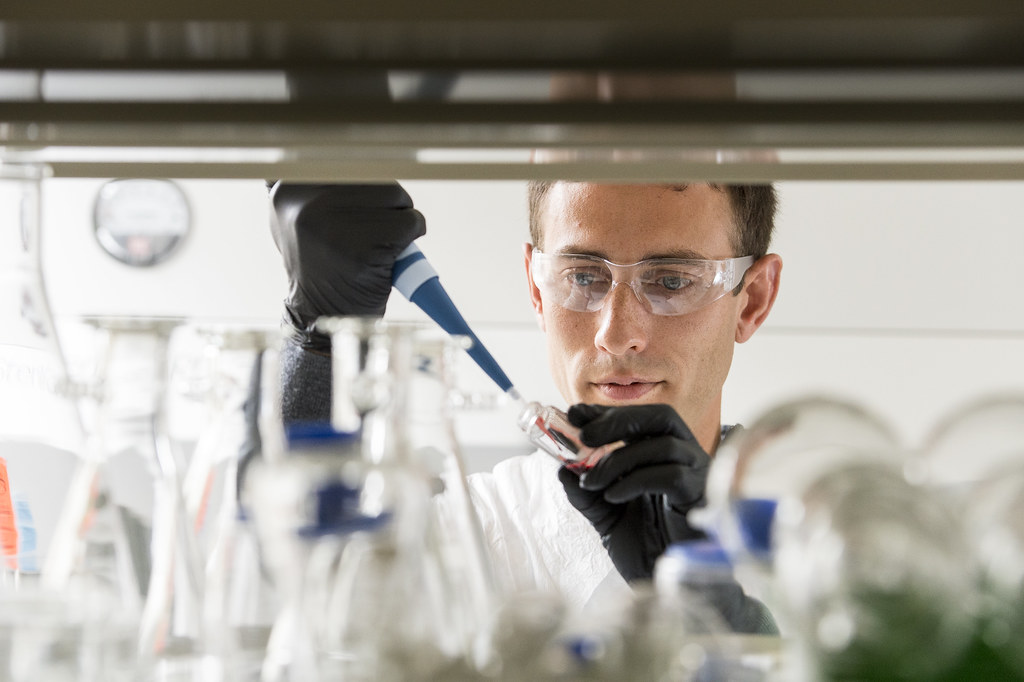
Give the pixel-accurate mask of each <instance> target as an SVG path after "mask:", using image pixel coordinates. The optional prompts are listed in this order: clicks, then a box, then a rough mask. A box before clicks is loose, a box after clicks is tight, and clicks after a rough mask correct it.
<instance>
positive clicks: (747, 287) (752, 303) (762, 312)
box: [736, 253, 782, 343]
mask: <svg viewBox="0 0 1024 682" xmlns="http://www.w3.org/2000/svg"><path fill="white" fill-rule="evenodd" d="M781 276H782V258H781V257H780V256H778V255H777V254H774V253H769V254H768V255H766V256H762V257H761V258H759V259H758V260H757V262H756V263H754V264H753V265H751V266H750V269H749V270H747V274H746V276H745V277H744V280H745V281H744V284H743V292H742V293H741V294H740V295H741V296H745V297H746V301H745V302H744V304H743V308H742V309H741V310H740V315H739V319H738V320H737V323H736V343H743V342H744V341H746V340H747V339H749V338H750V337H751V336H753V335H754V332H756V331H757V329H758V327H760V326H761V324H762V323H763V322H764V321H765V320H766V319H767V318H768V313H769V312H771V309H772V306H773V305H775V297H776V296H778V295H779V281H780V278H781Z"/></svg>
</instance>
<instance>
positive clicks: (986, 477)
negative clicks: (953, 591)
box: [912, 392, 1024, 677]
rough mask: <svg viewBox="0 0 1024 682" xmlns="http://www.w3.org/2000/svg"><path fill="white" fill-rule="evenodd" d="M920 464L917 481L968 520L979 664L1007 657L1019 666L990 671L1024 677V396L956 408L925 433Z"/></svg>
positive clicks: (995, 397)
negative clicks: (1023, 637) (1023, 643)
mask: <svg viewBox="0 0 1024 682" xmlns="http://www.w3.org/2000/svg"><path fill="white" fill-rule="evenodd" d="M914 464H915V466H914V468H913V469H912V474H913V475H914V478H913V480H914V481H915V482H917V483H918V484H919V485H922V486H925V487H927V488H929V489H931V490H933V491H935V492H936V493H937V494H940V495H942V496H944V497H945V499H946V500H947V501H948V503H949V504H951V505H952V506H954V507H955V508H957V509H959V510H960V512H961V515H962V518H963V529H964V532H965V533H966V539H967V543H968V546H969V548H970V550H971V552H970V555H971V556H972V557H973V559H974V561H975V565H974V567H973V568H974V570H975V571H976V580H977V587H978V590H979V591H980V597H979V603H978V605H977V614H976V616H977V619H978V624H977V625H978V633H977V637H976V643H975V650H974V652H973V654H974V664H975V666H977V667H981V666H984V665H988V666H990V668H991V666H993V665H996V660H995V659H999V658H1001V659H1002V661H1004V662H1005V665H1007V666H1010V667H1011V668H1012V669H1015V672H1014V673H1010V672H1008V671H1005V670H1004V671H997V670H991V669H990V670H989V674H990V676H993V677H998V676H1000V675H1002V676H1008V675H1011V674H1016V675H1017V676H1021V675H1024V652H1022V650H1021V647H1020V644H1019V638H1018V637H1017V635H1016V633H1019V632H1020V628H1021V627H1024V521H1022V519H1024V394H1021V393H1019V392H1004V393H999V394H992V395H985V396H981V397H978V398H975V399H972V400H970V401H968V402H966V403H964V404H962V405H958V406H956V407H954V408H953V409H951V410H950V411H949V412H948V413H946V414H944V415H942V416H941V417H940V418H939V419H938V420H936V422H935V425H934V426H933V428H932V429H931V430H930V431H929V432H928V433H927V434H926V436H925V438H924V442H923V444H922V447H921V448H920V449H919V450H918V451H917V457H916V459H915V461H914ZM992 654H995V656H993V655H992Z"/></svg>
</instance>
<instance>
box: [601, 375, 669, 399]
mask: <svg viewBox="0 0 1024 682" xmlns="http://www.w3.org/2000/svg"><path fill="white" fill-rule="evenodd" d="M593 385H594V387H595V388H596V389H597V390H598V392H600V393H601V394H602V395H603V396H604V397H606V398H608V399H609V400H615V401H630V400H639V399H640V398H643V397H644V396H645V395H647V394H648V393H650V392H651V391H652V390H654V387H655V386H657V385H658V382H655V381H644V380H642V379H614V380H609V381H601V382H595V383H594V384H593Z"/></svg>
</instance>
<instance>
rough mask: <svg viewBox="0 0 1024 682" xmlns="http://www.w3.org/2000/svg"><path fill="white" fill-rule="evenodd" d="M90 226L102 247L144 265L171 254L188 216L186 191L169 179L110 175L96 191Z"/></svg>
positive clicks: (189, 222)
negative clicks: (109, 179) (115, 178)
mask: <svg viewBox="0 0 1024 682" xmlns="http://www.w3.org/2000/svg"><path fill="white" fill-rule="evenodd" d="M93 226H94V229H95V232H96V239H97V240H98V241H99V243H100V246H102V247H103V250H104V251H106V252H107V253H109V254H110V255H111V256H113V257H114V258H116V259H117V260H119V261H121V262H122V263H126V264H128V265H134V266H142V267H144V266H150V265H155V264H157V263H160V262H162V261H164V260H166V259H167V258H168V257H169V256H170V255H171V254H172V253H174V251H175V250H176V249H177V247H178V246H179V245H180V243H181V241H182V239H184V238H185V236H186V235H187V234H188V232H189V230H190V229H191V226H192V215H191V211H190V209H189V204H188V199H187V198H186V197H185V193H184V192H183V191H182V190H181V188H180V187H178V185H176V184H175V183H173V182H171V181H170V180H149V179H122V180H111V181H109V182H107V183H105V184H104V185H103V186H102V187H100V190H99V193H98V194H97V196H96V206H95V212H94V214H93Z"/></svg>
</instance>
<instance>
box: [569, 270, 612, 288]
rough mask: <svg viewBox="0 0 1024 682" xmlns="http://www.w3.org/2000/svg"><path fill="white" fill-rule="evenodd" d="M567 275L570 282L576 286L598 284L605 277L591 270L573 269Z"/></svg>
mask: <svg viewBox="0 0 1024 682" xmlns="http://www.w3.org/2000/svg"><path fill="white" fill-rule="evenodd" d="M567 277H568V280H569V282H570V283H571V284H573V285H575V286H578V287H589V286H592V285H595V284H600V283H601V281H602V280H606V279H607V277H602V276H601V275H600V274H599V273H597V272H594V271H592V270H574V271H572V272H570V273H569V274H568V275H567Z"/></svg>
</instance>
